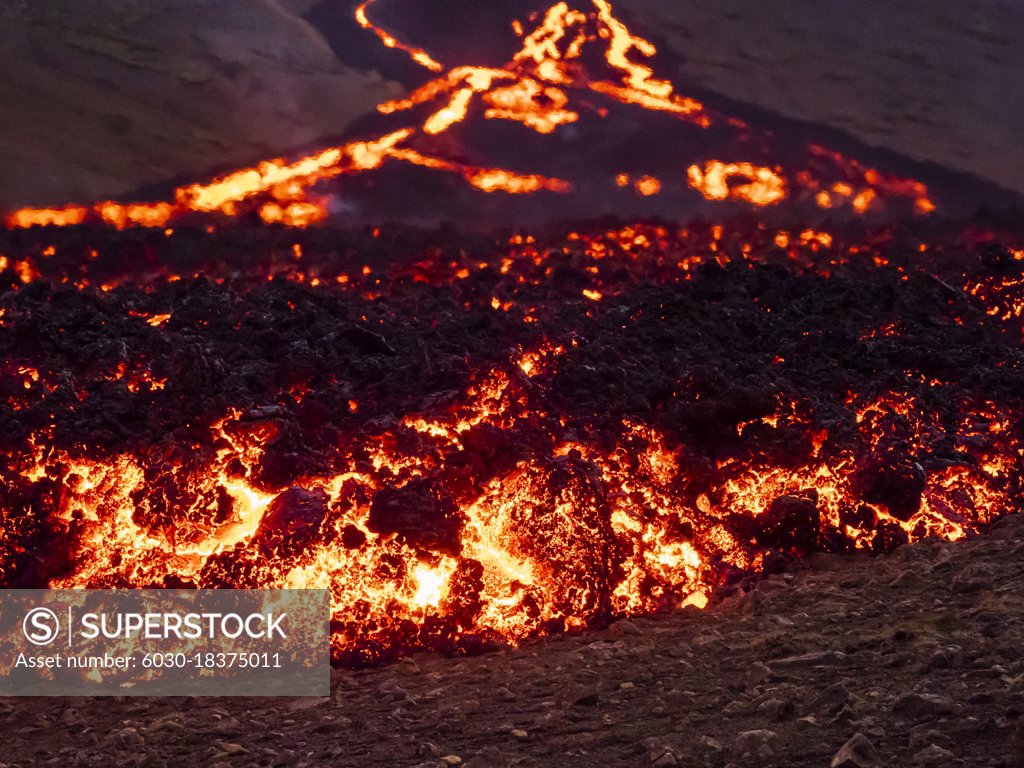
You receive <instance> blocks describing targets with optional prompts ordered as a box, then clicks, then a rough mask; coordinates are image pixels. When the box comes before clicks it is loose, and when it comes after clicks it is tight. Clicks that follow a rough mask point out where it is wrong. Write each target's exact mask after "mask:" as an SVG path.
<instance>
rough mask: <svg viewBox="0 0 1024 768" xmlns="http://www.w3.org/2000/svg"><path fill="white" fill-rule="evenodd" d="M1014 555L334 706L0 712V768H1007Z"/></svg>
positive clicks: (808, 595) (545, 644) (772, 588)
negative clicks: (196, 767)
mask: <svg viewBox="0 0 1024 768" xmlns="http://www.w3.org/2000/svg"><path fill="white" fill-rule="evenodd" d="M1022 557H1024V516H1019V515H1018V516H1014V517H1009V518H1006V519H1004V520H1002V521H1001V522H999V523H997V524H996V525H995V526H994V527H993V529H992V530H991V531H989V532H988V533H986V534H985V535H983V536H980V537H977V538H975V539H973V540H971V541H967V542H961V543H947V542H940V541H932V540H929V541H924V542H921V543H918V544H915V545H912V546H907V547H903V548H901V549H899V550H897V551H896V552H894V553H893V554H891V555H888V556H884V557H878V558H874V559H868V558H861V557H838V556H826V557H822V556H819V557H816V558H815V559H814V560H813V561H812V562H811V564H810V567H809V568H808V569H807V570H804V571H801V572H798V573H788V574H782V575H776V576H771V577H768V578H766V579H764V580H762V581H760V582H759V583H757V584H756V585H755V586H754V587H753V588H752V589H750V590H749V591H743V590H737V591H736V592H735V593H733V594H731V595H723V596H720V597H721V599H720V600H719V601H718V602H717V603H716V604H714V605H713V606H712V607H711V608H709V609H708V610H706V611H703V612H701V611H697V610H696V609H687V610H684V611H681V612H679V613H676V614H673V615H669V616H661V617H658V618H653V619H638V620H635V621H623V622H619V623H618V624H615V625H613V626H612V627H610V628H609V629H607V630H604V631H601V632H594V633H589V634H586V635H578V636H563V637H555V638H549V639H545V640H539V641H533V642H530V643H527V644H525V645H523V646H522V647H520V648H518V649H506V650H502V651H499V652H497V653H493V654H490V655H486V656H480V657H476V658H462V659H450V658H442V657H439V656H423V657H417V658H415V659H406V660H404V661H403V662H401V663H399V664H396V665H393V666H389V667H385V668H380V669H375V670H369V671H362V672H351V671H336V672H335V678H334V680H333V685H332V691H333V693H332V696H331V697H330V698H329V699H294V700H280V699H278V700H274V699H263V700H253V699H195V700H182V699H159V700H141V699H135V700H132V699H123V700H110V699H92V700H88V699H79V700H69V699H65V700H59V699H29V700H14V699H7V700H3V701H2V702H0V705H2V709H3V712H2V714H0V723H2V727H3V732H4V734H5V736H4V740H3V745H2V746H0V762H2V763H3V764H5V765H7V766H10V767H11V768H13V767H14V766H33V765H61V766H115V765H117V766H120V765H145V766H162V765H167V766H185V765H203V766H243V765H258V766H302V765H308V766H322V765H332V766H349V765H352V766H357V765H358V766H367V765H382V766H453V765H460V764H462V765H466V766H467V767H468V766H479V767H484V766H509V767H510V768H511V766H524V767H526V766H553V765H559V766H587V767H588V768H589V767H590V766H594V765H602V766H604V765H608V766H619V765H622V766H646V765H655V766H671V765H679V766H716V767H718V766H829V765H831V766H832V767H833V768H836V767H837V766H842V768H851V767H855V768H856V767H863V766H893V765H899V766H905V765H906V766H915V765H921V766H956V765H962V766H1014V765H1019V764H1021V763H1020V762H1018V761H1020V758H1021V755H1022V752H1021V751H1020V750H1021V749H1022V746H1021V739H1022V736H1024V734H1022V733H1021V731H1020V730H1019V729H1018V727H1017V726H1018V720H1019V717H1020V714H1021V713H1022V712H1024V660H1022V658H1021V653H1020V648H1021V641H1022V635H1024V611H1022V608H1024V589H1022V587H1024V571H1022V569H1021V566H1020V562H1021V559H1022ZM1020 722H1024V721H1020Z"/></svg>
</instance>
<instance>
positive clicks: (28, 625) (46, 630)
mask: <svg viewBox="0 0 1024 768" xmlns="http://www.w3.org/2000/svg"><path fill="white" fill-rule="evenodd" d="M21 629H22V631H23V632H24V633H25V639H26V640H28V641H29V642H30V643H32V644H33V645H49V644H50V643H52V642H53V641H54V640H55V639H56V638H57V634H58V633H59V632H60V621H59V620H58V619H57V614H56V613H54V612H53V611H51V610H50V609H49V608H33V609H32V610H31V611H29V612H28V613H26V614H25V620H24V621H23V622H22V623H21Z"/></svg>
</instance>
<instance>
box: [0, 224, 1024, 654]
mask: <svg viewBox="0 0 1024 768" xmlns="http://www.w3.org/2000/svg"><path fill="white" fill-rule="evenodd" d="M1000 242H1003V243H1008V244H1009V245H1010V246H1014V245H1015V243H1014V241H1013V238H1012V237H1010V236H1006V235H1003V236H1000V237H997V236H996V234H995V233H994V232H993V231H991V230H984V229H981V228H980V227H978V226H970V227H964V226H953V225H951V224H941V223H937V222H931V221H929V222H924V221H909V222H907V223H904V224H901V225H899V226H885V227H882V226H871V225H868V224H866V223H864V222H861V221H853V222H849V223H847V224H843V225H841V226H836V227H834V228H833V229H832V230H831V231H824V230H804V231H783V230H779V229H776V228H771V227H768V226H766V225H765V224H763V223H760V222H759V221H758V220H757V218H755V217H751V216H745V217H738V218H733V219H731V220H728V221H726V222H724V223H721V224H711V223H709V222H707V221H703V220H695V221H693V222H691V223H690V224H688V225H686V226H680V225H678V224H669V223H666V222H657V221H649V222H645V223H632V224H626V223H624V222H621V221H619V222H613V221H594V222H589V223H586V224H581V225H578V226H576V227H572V228H557V227H550V228H548V229H547V230H546V231H542V232H541V231H538V232H535V233H533V234H529V233H527V232H525V231H520V232H507V233H504V234H502V235H501V236H500V237H499V236H494V235H491V236H484V235H479V234H460V233H459V232H457V231H455V230H452V229H430V230H425V229H414V228H411V227H405V226H394V227H382V228H370V227H367V228H363V229H359V230H336V229H332V228H330V227H322V228H311V229H304V230H296V229H290V228H287V227H283V226H265V225H262V224H260V225H257V226H249V225H245V224H232V225H225V226H223V227H219V228H213V227H179V228H177V229H174V230H166V231H165V230H159V229H127V230H124V231H120V232H118V231H114V230H110V229H106V228H102V227H98V226H89V225H85V226H78V227H71V228H34V229H29V230H23V231H13V232H7V233H4V234H0V253H2V254H3V256H2V257H0V265H2V267H3V271H2V273H0V347H2V349H3V357H2V360H3V367H2V369H0V397H2V402H3V408H2V410H0V418H2V429H0V440H2V444H0V450H2V451H3V455H4V462H3V465H2V468H0V504H2V507H3V510H4V517H3V525H2V527H0V573H2V577H0V578H2V583H3V585H4V586H7V587H45V586H52V587H58V586H64V587H128V586H131V587H143V586H203V587H257V586H261V587H270V586H291V587H327V588H329V589H330V590H331V594H332V602H333V622H332V633H333V653H334V658H335V660H336V661H338V662H340V663H344V664H349V665H364V664H367V663H374V662H378V661H381V660H387V659H392V658H396V657H399V656H401V655H404V654H406V653H408V652H410V651H411V650H414V649H432V650H439V651H444V652H472V651H473V650H475V649H479V648H481V647H486V646H487V645H489V644H493V643H494V642H515V641H518V640H520V639H522V638H525V637H529V636H536V635H543V634H548V633H551V632H556V631H562V630H566V629H570V630H571V629H577V628H582V627H587V626H596V625H601V624H604V623H606V622H608V621H609V620H611V619H613V618H615V617H620V616H623V615H630V614H638V613H652V612H657V611H662V610H668V609H672V608H675V607H678V606H680V605H683V604H696V605H703V604H704V603H705V602H706V601H707V600H708V598H709V596H710V595H712V593H713V592H714V590H715V589H716V587H718V586H720V585H726V584H730V583H735V582H736V581H737V580H741V579H745V578H747V577H748V576H750V575H754V574H756V573H758V572H764V571H769V572H771V571H776V570H779V569H784V568H788V567H791V566H792V565H793V564H794V563H797V562H799V561H800V560H801V559H802V558H804V557H806V556H808V555H809V554H810V553H813V552H815V551H829V552H847V551H853V550H863V551H864V552H866V553H872V552H875V553H877V552H881V551H887V550H890V549H892V548H894V547H896V546H898V545H900V544H902V543H904V542H907V541H912V540H917V539H921V538H924V537H927V536H939V537H943V538H947V539H957V538H962V537H964V536H969V535H971V534H973V533H975V532H976V531H979V530H982V529H983V528H984V527H985V525H986V524H987V523H989V522H990V521H992V520H994V519H996V518H998V517H1000V516H1002V515H1005V514H1008V513H1011V512H1014V511H1016V510H1017V509H1018V508H1019V505H1020V502H1021V499H1022V498H1024V497H1022V488H1021V482H1020V478H1021V461H1022V450H1021V449H1022V438H1024V432H1022V429H1024V421H1022V416H1024V411H1022V408H1024V370H1022V361H1021V355H1020V349H1021V334H1022V329H1024V320H1022V315H1024V251H1020V250H1014V248H1013V247H1007V245H1002V244H1000Z"/></svg>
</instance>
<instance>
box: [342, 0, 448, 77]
mask: <svg viewBox="0 0 1024 768" xmlns="http://www.w3.org/2000/svg"><path fill="white" fill-rule="evenodd" d="M374 1H375V0H365V2H364V3H363V4H362V5H360V6H359V7H358V8H356V22H358V24H359V26H361V27H362V28H363V29H368V30H370V31H371V32H373V33H374V34H375V35H376V36H377V37H378V38H379V39H380V41H381V42H382V43H384V45H385V46H386V47H388V48H397V49H398V50H400V51H405V52H406V53H408V54H409V58H411V59H412V60H413V61H415V62H416V63H417V64H419V65H420V66H423V67H426V68H427V69H429V70H432V71H434V72H440V71H441V70H442V69H444V67H443V66H442V65H441V64H440V63H438V62H436V61H434V59H432V58H431V57H430V54H428V53H427V52H426V51H424V50H422V49H420V48H412V47H410V46H408V45H405V44H403V43H400V42H399V41H398V40H396V39H395V38H394V37H392V36H391V35H390V34H388V32H386V31H385V30H383V29H381V28H380V27H378V26H376V25H374V24H373V22H371V21H370V19H369V18H368V17H367V15H366V9H367V8H369V7H370V6H371V5H372V4H373V3H374Z"/></svg>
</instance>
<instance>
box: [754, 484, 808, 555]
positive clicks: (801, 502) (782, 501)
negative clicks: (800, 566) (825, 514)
mask: <svg viewBox="0 0 1024 768" xmlns="http://www.w3.org/2000/svg"><path fill="white" fill-rule="evenodd" d="M757 523H758V525H759V526H760V527H759V529H758V531H757V532H756V533H755V535H754V538H755V539H756V540H757V542H758V543H759V544H762V545H764V546H768V547H778V548H780V549H789V548H792V549H794V550H796V551H797V552H798V553H799V554H801V555H806V554H810V553H811V552H814V550H815V549H817V547H818V531H819V529H820V527H821V513H820V512H818V499H817V494H816V493H815V494H813V496H811V497H800V496H780V497H779V498H777V499H775V501H773V502H772V503H771V505H770V506H769V507H768V509H767V511H765V512H764V514H762V515H760V516H759V517H758V518H757Z"/></svg>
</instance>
